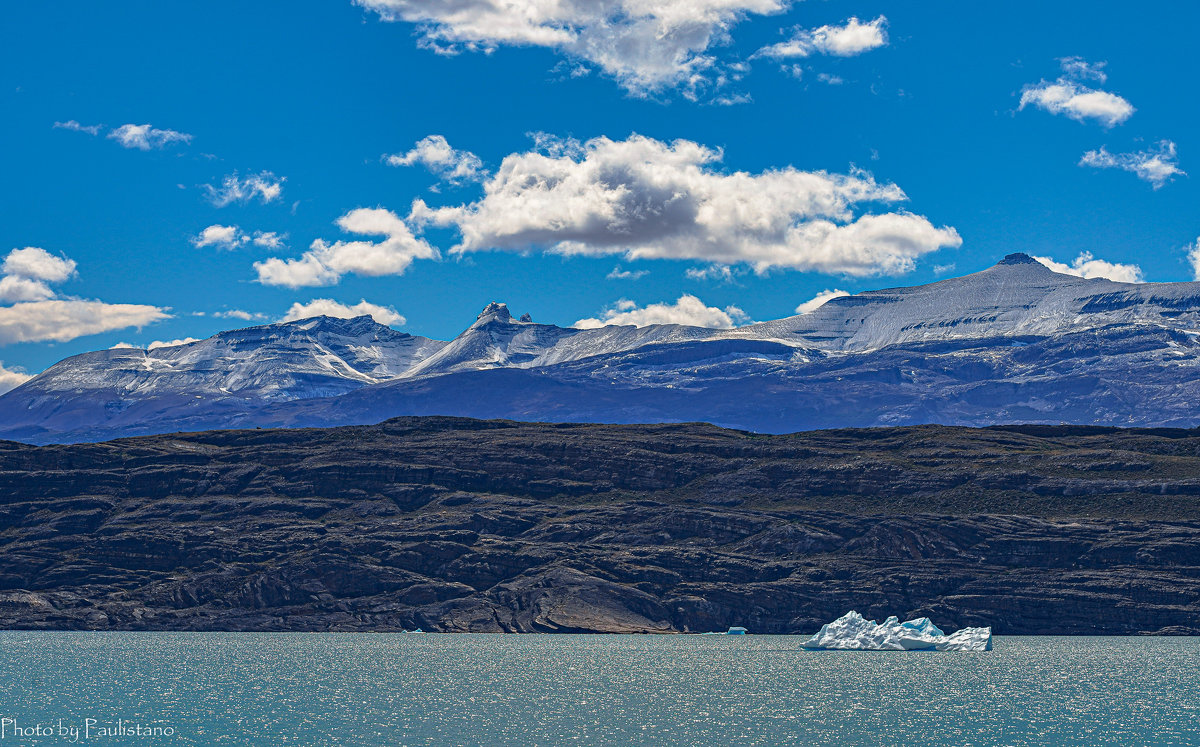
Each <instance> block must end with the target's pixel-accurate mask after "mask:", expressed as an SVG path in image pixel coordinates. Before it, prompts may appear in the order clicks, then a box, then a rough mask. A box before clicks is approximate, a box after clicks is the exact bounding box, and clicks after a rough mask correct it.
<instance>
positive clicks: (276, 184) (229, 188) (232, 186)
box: [203, 171, 286, 207]
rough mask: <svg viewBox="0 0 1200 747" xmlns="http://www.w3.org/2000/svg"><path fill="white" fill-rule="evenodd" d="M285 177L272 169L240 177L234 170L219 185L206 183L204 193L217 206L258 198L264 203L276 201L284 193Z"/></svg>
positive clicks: (241, 202) (242, 202) (243, 202)
mask: <svg viewBox="0 0 1200 747" xmlns="http://www.w3.org/2000/svg"><path fill="white" fill-rule="evenodd" d="M285 181H286V179H285V178H284V177H281V176H275V175H274V174H273V173H271V172H270V171H263V172H260V173H258V174H251V175H250V176H247V177H244V178H243V177H239V176H238V174H237V172H236V171H235V172H233V173H232V174H230V175H229V176H226V177H225V178H224V179H222V180H221V185H220V186H219V187H214V186H213V185H211V184H205V185H204V187H203V188H204V193H205V196H206V197H207V198H208V201H209V202H211V203H212V204H213V205H215V206H216V207H225V206H226V205H232V204H234V203H238V204H245V203H247V202H250V201H252V200H255V199H257V200H258V201H259V202H261V203H263V204H264V205H265V204H266V203H268V202H275V201H276V200H278V199H279V198H280V197H281V196H282V195H283V183H284V182H285Z"/></svg>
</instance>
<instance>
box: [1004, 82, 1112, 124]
mask: <svg viewBox="0 0 1200 747" xmlns="http://www.w3.org/2000/svg"><path fill="white" fill-rule="evenodd" d="M1030 105H1032V106H1036V107H1037V108H1039V109H1042V110H1044V111H1047V112H1050V113H1051V114H1061V115H1063V116H1066V117H1070V118H1071V119H1074V120H1075V121H1076V122H1087V121H1088V120H1093V121H1096V122H1099V123H1100V124H1102V125H1104V126H1105V127H1114V126H1116V125H1119V124H1121V123H1122V122H1124V121H1125V120H1127V119H1129V118H1130V117H1132V116H1133V113H1134V111H1136V110H1135V109H1134V108H1133V104H1130V103H1129V102H1128V101H1126V100H1125V99H1123V98H1121V97H1120V96H1118V95H1117V94H1115V93H1110V92H1108V91H1100V90H1097V89H1093V88H1088V87H1087V86H1085V85H1082V84H1080V83H1077V82H1076V81H1074V80H1071V79H1069V78H1059V79H1058V80H1056V81H1054V82H1053V83H1051V82H1049V81H1046V80H1042V81H1040V82H1038V83H1035V84H1033V85H1030V86H1026V87H1025V90H1024V91H1022V93H1021V105H1020V107H1019V108H1020V109H1024V108H1025V107H1027V106H1030Z"/></svg>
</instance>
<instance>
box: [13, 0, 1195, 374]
mask: <svg viewBox="0 0 1200 747" xmlns="http://www.w3.org/2000/svg"><path fill="white" fill-rule="evenodd" d="M331 5H332V6H334V7H330V4H324V5H322V4H319V3H298V4H296V5H295V7H294V8H293V9H292V10H291V12H289V13H287V14H284V15H277V14H276V15H273V14H271V13H269V12H266V11H263V10H260V9H253V8H245V7H243V6H240V5H238V4H234V3H225V2H217V3H214V4H213V5H212V7H211V8H210V14H209V15H210V17H208V18H203V19H202V18H194V17H191V16H187V15H186V14H184V13H183V12H182V11H180V10H178V9H171V8H162V7H159V6H158V5H155V4H150V3H146V2H118V3H114V4H112V5H111V6H109V7H108V8H107V9H106V10H105V11H104V12H101V11H99V10H96V9H92V10H89V9H85V8H79V9H76V12H73V13H70V14H67V15H66V16H65V17H64V18H62V19H59V20H60V23H59V24H58V26H56V25H55V18H54V16H53V14H52V13H50V12H49V10H48V9H45V8H40V9H39V8H36V7H30V8H20V9H17V10H15V11H14V15H15V19H14V23H15V27H17V28H21V29H22V31H23V33H22V35H21V38H17V39H14V40H13V43H12V44H10V45H9V46H8V48H7V50H6V51H4V52H0V54H3V55H4V61H5V64H4V65H3V67H2V68H0V69H2V70H3V72H2V73H0V76H2V77H0V80H2V81H3V83H4V84H5V90H4V92H3V95H4V96H5V97H6V111H12V112H13V113H14V116H13V117H11V119H10V121H8V122H5V123H4V124H3V127H4V128H5V134H7V135H9V137H8V138H6V142H7V143H9V145H6V146H5V150H6V153H5V159H6V161H5V166H6V167H7V168H6V171H7V172H8V173H12V174H14V175H15V177H16V178H14V179H11V180H9V181H10V183H9V184H8V185H7V186H6V187H4V189H5V195H4V197H5V202H6V204H8V205H10V207H11V208H12V215H13V216H14V217H13V219H11V220H8V221H6V231H7V232H8V233H9V235H8V236H7V237H6V238H7V239H8V241H7V246H0V252H4V254H3V255H0V256H4V257H6V259H5V260H4V265H3V272H2V274H0V360H2V361H4V363H3V364H0V388H3V387H4V385H5V382H11V381H14V380H17V379H19V377H21V376H26V375H28V373H26V372H28V371H37V370H40V369H41V368H44V367H45V366H46V365H49V364H50V363H52V362H54V361H55V360H57V359H59V358H62V357H64V356H66V355H69V354H72V353H75V352H81V351H82V350H88V349H98V348H103V347H109V346H112V345H114V344H119V343H123V344H137V345H142V346H148V345H150V344H161V341H163V340H173V341H179V340H187V339H193V338H198V337H199V338H202V337H205V336H208V335H209V334H212V333H213V332H214V331H217V329H220V328H223V327H226V326H231V325H230V324H229V320H236V321H237V322H239V323H242V322H262V321H267V320H275V319H284V318H292V319H294V318H300V317H298V316H297V315H298V314H303V313H308V312H310V311H311V312H312V313H329V314H332V315H341V316H347V315H355V314H359V313H368V314H371V315H372V316H374V317H375V318H376V319H377V320H380V321H381V322H383V323H386V324H393V325H396V326H406V327H408V328H410V329H411V330H412V331H416V332H419V333H421V334H427V335H429V336H432V337H443V338H444V337H446V336H447V335H448V333H449V332H450V331H452V330H453V329H454V327H455V326H456V325H457V324H458V322H459V321H460V320H461V319H462V318H463V317H464V315H467V314H473V313H474V312H475V311H477V309H478V308H479V307H481V306H482V303H481V302H484V303H485V302H486V301H490V300H510V301H511V302H513V303H514V304H519V305H520V306H521V307H523V308H530V309H531V310H533V311H535V315H536V316H537V317H538V318H541V319H546V320H548V321H550V320H553V321H555V322H557V323H560V324H563V325H566V324H569V323H572V321H574V322H576V323H580V324H583V323H586V324H599V323H601V322H603V321H609V320H628V319H633V320H639V319H646V320H649V319H657V318H664V319H665V318H669V319H671V320H673V321H679V322H682V323H689V322H690V323H700V324H705V325H710V326H729V325H733V324H737V323H741V322H744V321H747V320H749V319H767V318H780V317H783V316H786V315H788V314H791V313H796V311H798V310H799V309H801V308H808V307H809V305H811V303H812V300H811V299H816V298H820V297H832V296H826V295H825V294H840V293H852V292H858V291H861V290H865V289H868V288H871V287H878V286H880V285H882V284H883V283H882V282H881V278H885V277H886V278H903V279H904V284H916V283H920V282H928V281H930V280H934V279H938V278H940V277H945V276H947V275H949V274H964V273H965V272H970V271H973V270H977V269H982V268H983V267H986V266H989V265H990V264H993V263H994V262H995V261H996V260H997V259H998V258H999V257H1000V256H1003V254H1006V253H1008V252H1009V251H1028V253H1030V254H1032V255H1034V256H1036V257H1038V258H1039V260H1040V261H1042V262H1043V263H1044V264H1046V265H1047V266H1049V267H1051V268H1052V269H1055V270H1056V271H1059V272H1067V273H1070V274H1076V275H1081V276H1084V277H1108V278H1111V279H1114V280H1121V281H1125V282H1141V281H1144V280H1147V279H1150V280H1180V279H1192V278H1200V249H1197V248H1196V247H1197V246H1198V245H1200V244H1198V241H1197V238H1196V237H1197V235H1198V234H1200V220H1196V219H1195V218H1194V217H1193V216H1194V215H1195V210H1194V207H1192V206H1194V204H1195V200H1196V197H1197V195H1196V194H1195V193H1194V192H1193V187H1192V186H1191V184H1190V181H1189V179H1188V176H1187V173H1186V170H1185V164H1186V158H1187V154H1188V153H1189V152H1190V150H1191V147H1192V143H1190V142H1189V141H1187V140H1186V139H1185V136H1186V133H1187V132H1189V131H1190V130H1189V128H1188V127H1187V125H1189V124H1190V123H1191V122H1192V121H1194V116H1195V114H1196V113H1197V112H1196V111H1195V110H1196V105H1195V104H1193V103H1191V102H1181V101H1180V100H1179V98H1180V97H1178V96H1173V95H1172V93H1173V92H1174V90H1175V84H1176V82H1177V81H1180V80H1185V79H1187V78H1188V76H1189V72H1188V71H1189V70H1194V68H1195V65H1196V63H1195V62H1194V61H1193V60H1191V59H1190V58H1189V56H1188V55H1187V54H1186V53H1185V51H1184V47H1182V46H1179V45H1174V44H1171V43H1169V41H1170V39H1169V38H1168V37H1170V35H1171V34H1172V33H1177V32H1175V31H1174V27H1175V26H1178V27H1180V28H1184V27H1187V23H1188V21H1189V20H1200V19H1197V18H1196V11H1194V10H1191V9H1186V10H1182V11H1178V12H1177V13H1176V18H1175V21H1176V23H1174V24H1172V27H1173V28H1172V29H1167V30H1164V32H1163V33H1164V34H1165V35H1166V36H1164V38H1163V39H1161V40H1159V41H1160V43H1159V44H1157V45H1156V46H1154V47H1153V49H1151V48H1150V47H1148V46H1147V44H1148V43H1142V42H1139V40H1137V39H1134V38H1131V37H1130V35H1128V34H1124V35H1123V34H1121V33H1118V32H1119V31H1120V29H1119V28H1117V25H1115V24H1114V23H1112V21H1111V20H1110V21H1109V22H1108V23H1107V24H1105V23H1104V22H1103V20H1100V21H1094V22H1093V21H1088V20H1087V19H1083V20H1080V19H1078V18H1077V17H1076V16H1074V15H1072V13H1071V9H1070V8H1069V7H1064V8H1063V9H1060V10H1057V11H1056V10H1046V9H1043V10H1041V11H1039V12H1040V13H1041V14H1042V15H1043V16H1045V17H1046V18H1045V20H1046V21H1047V24H1048V26H1049V27H1054V28H1065V27H1059V26H1053V24H1051V23H1050V22H1051V21H1053V20H1054V19H1053V18H1052V17H1051V16H1053V14H1054V13H1055V12H1058V13H1060V14H1061V15H1062V17H1076V21H1077V22H1076V23H1075V25H1074V26H1072V27H1070V32H1069V33H1068V32H1064V33H1061V34H1059V35H1058V36H1055V35H1054V34H1049V33H1046V32H1041V31H1040V30H1039V29H1032V28H1029V27H1028V25H1025V24H1022V23H1021V16H1022V12H1023V9H1024V5H1023V4H1021V3H1017V4H1015V5H1014V6H1013V8H1011V9H1009V12H1008V14H1007V15H1005V14H1000V15H998V16H996V17H992V18H989V19H988V23H990V24H991V31H992V32H994V33H995V34H1000V35H1001V36H1002V37H1003V38H1004V43H1002V44H995V45H992V46H989V45H988V44H987V43H986V42H985V41H984V40H981V39H980V38H978V37H976V36H973V35H972V34H971V32H973V31H974V30H976V29H977V28H978V23H979V22H981V21H980V19H973V18H971V17H970V16H971V14H970V13H963V14H960V16H959V17H952V15H948V14H947V13H946V12H945V11H946V10H947V9H950V8H952V7H954V6H951V5H949V4H940V3H937V2H933V3H930V4H929V5H928V7H922V8H900V9H896V8H895V7H894V6H889V5H885V4H883V3H871V2H849V1H843V0H830V2H827V3H823V4H815V3H800V2H789V1H788V0H660V2H657V3H645V2H643V1H642V0H605V2H599V3H597V2H583V1H582V0H560V1H559V2H556V3H549V4H543V3H533V2H528V3H522V2H507V1H506V2H500V0H463V2H462V3H455V4H446V3H441V2H435V1H434V0H358V1H357V2H351V1H350V0H346V1H345V2H342V3H334V4H331ZM1071 5H1072V4H1071V3H1065V4H1064V6H1071ZM1101 5H1104V6H1106V7H1107V4H1104V3H1102V4H1101ZM1151 6H1155V4H1154V3H1151V4H1150V5H1148V6H1147V8H1146V9H1145V13H1146V16H1147V17H1149V16H1150V15H1152V11H1153V10H1154V8H1153V7H1151ZM1034 7H1035V4H1029V8H1034ZM1078 7H1083V6H1078ZM1088 7H1094V4H1091V5H1089V6H1088ZM1112 7H1113V8H1117V7H1120V6H1118V5H1117V4H1115V3H1114V4H1112ZM1155 7H1156V6H1155ZM1163 7H1164V8H1165V7H1168V6H1167V5H1164V6H1163ZM1101 15H1103V14H1101ZM1179 16H1182V17H1179ZM184 21H186V22H184ZM181 24H182V25H181ZM1180 38H1182V37H1180ZM50 39H54V40H55V41H54V43H53V44H48V43H46V42H48V40H50ZM317 39H319V40H321V43H320V44H316V43H314V40H317ZM39 41H40V42H43V44H42V47H45V48H44V49H43V48H42V47H39V46H38V44H39ZM931 44H936V45H940V47H936V48H938V50H939V51H938V52H937V53H931V52H930V50H931V49H934V48H935V47H931V46H930V45H931ZM223 50H224V51H228V50H236V53H235V54H233V55H223V54H220V53H219V52H221V51H223ZM956 50H958V51H956ZM55 51H57V52H58V54H59V58H55V57H53V56H52V55H51V53H52V52H55ZM955 54H970V56H971V57H970V59H971V63H970V65H967V66H964V65H961V64H950V63H949V62H948V61H949V60H951V59H953V58H954V55H955ZM72 55H77V56H78V57H79V58H81V59H87V60H89V62H90V65H89V66H79V65H77V64H73V59H72ZM134 60H138V61H140V62H138V63H136V64H131V62H133V61H134ZM1189 208H1190V210H1189ZM1014 244H1015V245H1014ZM67 267H69V268H70V270H69V272H68V271H66V270H65V269H64V268H67ZM55 268H57V269H55ZM384 320H386V321H384Z"/></svg>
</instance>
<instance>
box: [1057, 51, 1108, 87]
mask: <svg viewBox="0 0 1200 747" xmlns="http://www.w3.org/2000/svg"><path fill="white" fill-rule="evenodd" d="M1058 62H1059V64H1060V65H1061V66H1062V71H1063V74H1064V75H1066V76H1067V77H1068V78H1074V79H1075V80H1094V81H1096V82H1098V83H1104V82H1106V81H1107V80H1108V74H1107V73H1105V72H1104V68H1106V67H1108V63H1107V62H1088V61H1087V60H1085V59H1083V58H1082V57H1061V58H1059V60H1058Z"/></svg>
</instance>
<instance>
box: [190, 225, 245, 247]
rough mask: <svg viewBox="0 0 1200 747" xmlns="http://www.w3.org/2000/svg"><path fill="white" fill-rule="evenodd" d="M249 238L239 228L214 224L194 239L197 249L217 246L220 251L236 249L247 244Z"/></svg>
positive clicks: (193, 242)
mask: <svg viewBox="0 0 1200 747" xmlns="http://www.w3.org/2000/svg"><path fill="white" fill-rule="evenodd" d="M248 238H249V237H248V236H246V234H244V233H242V232H241V231H239V230H238V227H237V226H222V225H220V224H217V223H214V224H213V225H211V226H209V227H208V228H206V229H204V230H203V231H201V232H200V234H199V235H198V236H196V237H195V238H194V239H192V244H194V245H195V246H197V247H205V246H215V247H217V248H218V249H236V248H237V247H239V246H241V245H242V244H244V243H245V242H246V240H247V239H248Z"/></svg>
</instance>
